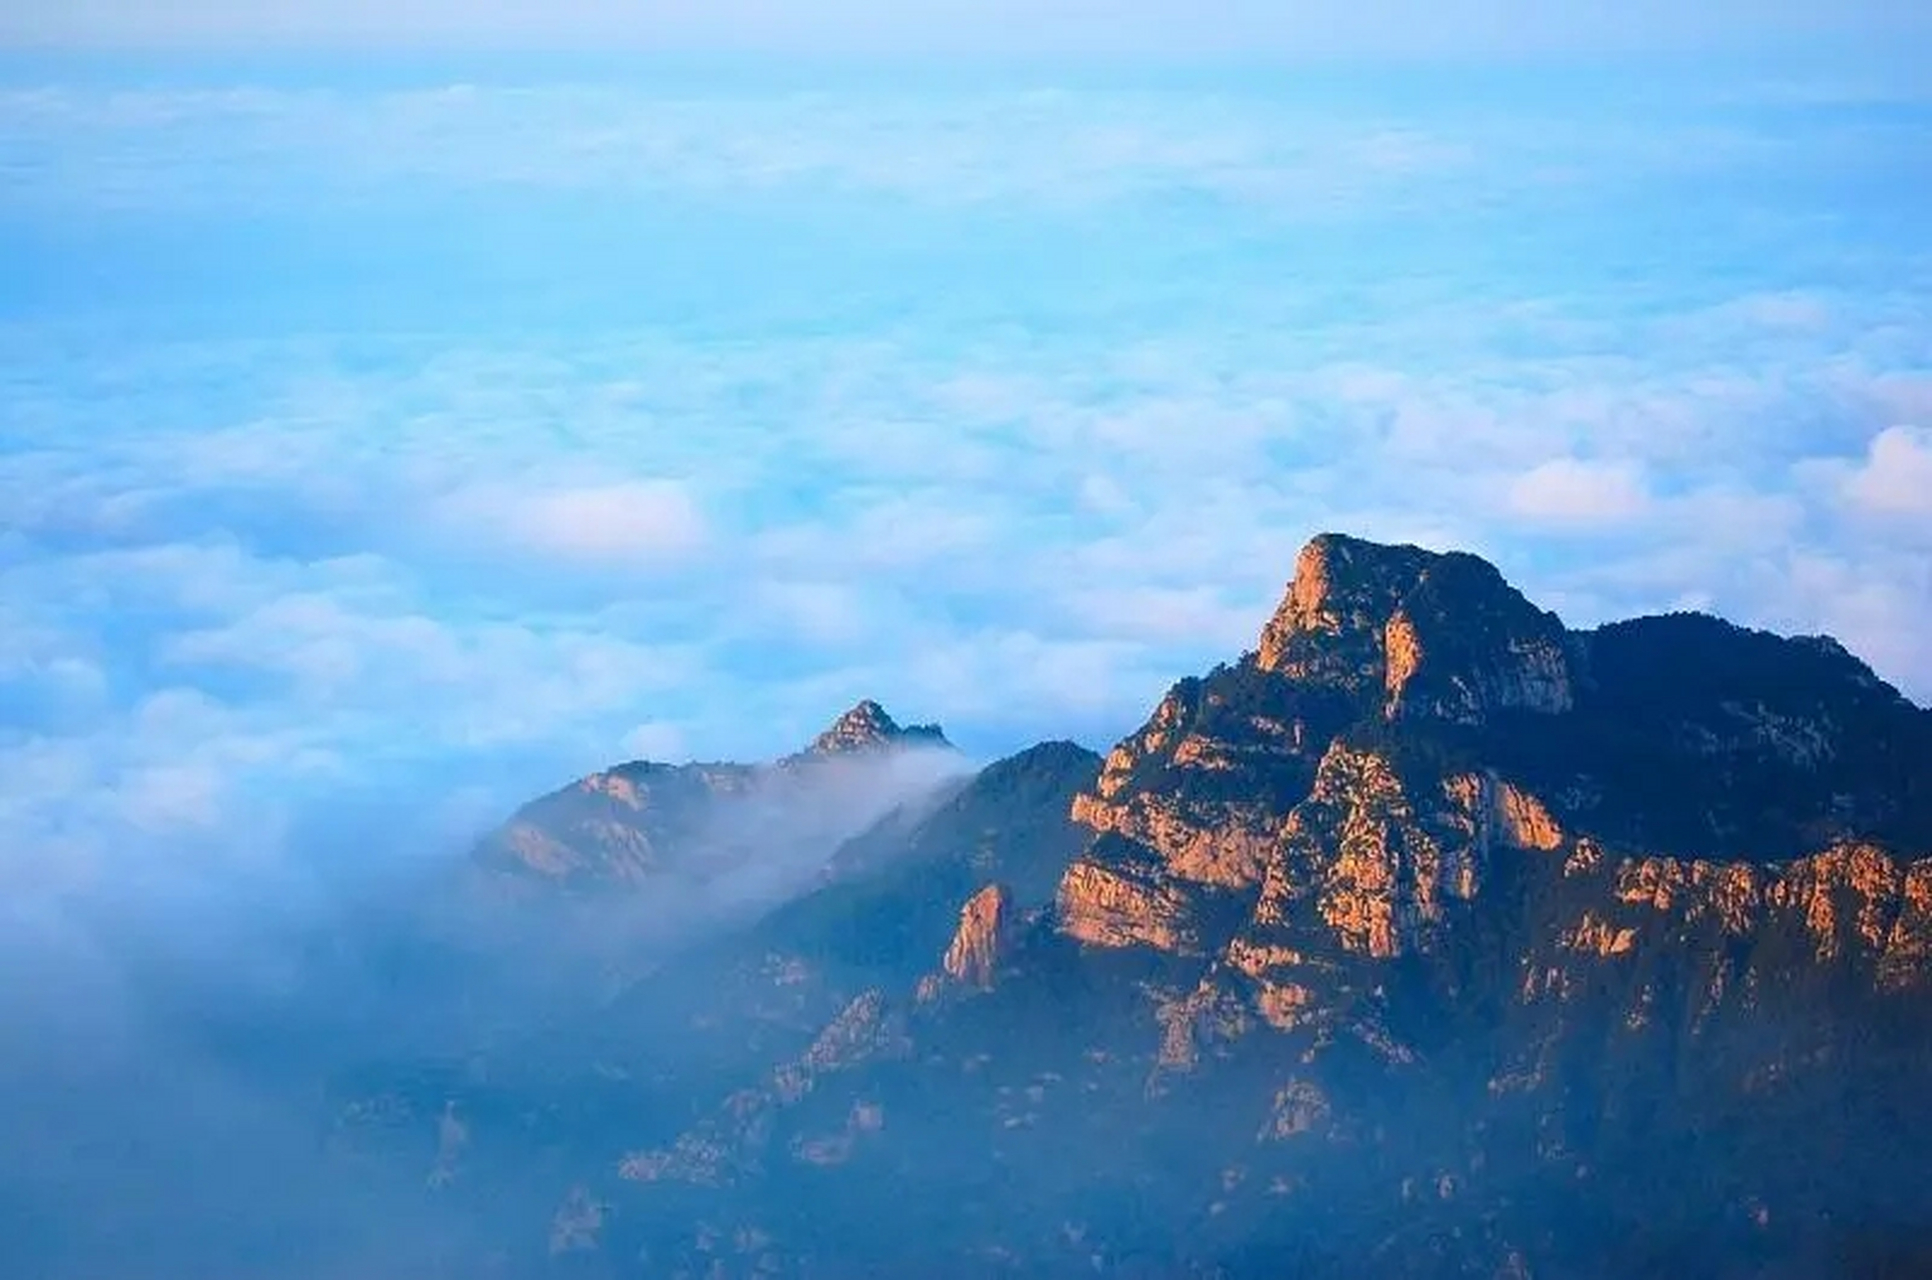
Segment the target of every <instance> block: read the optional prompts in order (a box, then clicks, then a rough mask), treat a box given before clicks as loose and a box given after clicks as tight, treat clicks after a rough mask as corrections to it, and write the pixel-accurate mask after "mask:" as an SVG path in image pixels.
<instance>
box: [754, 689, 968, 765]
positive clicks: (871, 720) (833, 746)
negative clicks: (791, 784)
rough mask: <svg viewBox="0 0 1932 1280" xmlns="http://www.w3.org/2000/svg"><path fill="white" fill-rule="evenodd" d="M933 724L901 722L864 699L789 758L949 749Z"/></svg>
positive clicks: (943, 737) (938, 729) (944, 737)
mask: <svg viewBox="0 0 1932 1280" xmlns="http://www.w3.org/2000/svg"><path fill="white" fill-rule="evenodd" d="M951 746H952V744H951V743H949V742H947V741H946V735H945V733H944V732H942V731H941V730H940V728H939V726H938V725H936V724H909V725H901V724H900V723H899V722H898V721H897V720H894V719H893V718H892V717H891V716H890V715H889V714H887V712H886V709H885V708H884V707H882V706H880V705H879V704H878V703H876V702H874V701H872V700H871V699H870V698H867V699H866V700H864V701H863V702H860V703H858V704H857V705H856V706H854V707H853V708H852V709H851V710H850V711H847V712H846V713H845V714H843V715H841V716H840V717H839V718H838V719H836V720H834V721H833V722H832V723H831V724H830V725H829V726H828V727H827V728H826V729H825V731H824V732H823V733H821V734H819V735H818V737H816V738H814V739H813V740H812V744H811V746H809V747H807V748H806V749H805V750H804V751H802V752H800V753H799V754H798V755H797V756H794V757H792V759H794V760H796V759H801V758H811V757H823V756H841V755H850V754H852V753H854V752H866V751H880V750H890V749H893V748H902V747H929V748H950V747H951Z"/></svg>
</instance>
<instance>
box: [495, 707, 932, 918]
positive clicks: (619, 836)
mask: <svg viewBox="0 0 1932 1280" xmlns="http://www.w3.org/2000/svg"><path fill="white" fill-rule="evenodd" d="M959 768H960V761H959V757H958V753H957V752H956V751H954V749H953V747H952V744H951V743H949V742H947V741H946V735H945V734H944V733H943V732H942V731H941V730H940V728H939V726H938V725H930V724H928V725H911V726H904V727H902V726H901V725H900V724H899V723H898V722H897V721H895V720H894V719H893V718H892V717H891V716H890V715H889V714H887V712H886V710H885V708H883V707H881V706H880V705H879V704H878V703H877V702H873V701H871V700H870V699H868V700H866V701H863V702H860V703H858V704H857V705H856V706H854V707H853V708H852V709H851V710H849V711H847V712H845V713H844V714H843V715H841V716H839V717H838V719H836V720H834V721H833V722H832V723H831V725H829V726H828V727H827V728H826V729H825V730H824V732H822V733H820V734H819V735H818V736H817V737H816V738H815V739H813V741H812V743H811V745H809V746H808V747H806V748H804V749H803V750H801V751H798V752H795V753H793V754H791V755H788V756H786V757H784V758H782V759H780V760H777V761H774V762H771V763H768V764H697V763H693V764H682V765H671V764H659V763H656V762H653V761H648V760H636V761H632V762H630V763H628V764H620V765H618V766H616V767H615V768H612V769H609V770H606V771H604V772H601V773H594V774H591V775H590V776H589V777H586V778H581V779H579V780H578V781H576V782H574V783H572V784H571V785H570V786H567V787H564V788H562V789H561V790H558V791H554V792H552V793H551V794H549V795H547V796H544V797H542V798H540V799H537V800H533V801H532V802H530V803H529V804H527V805H525V806H523V808H522V809H520V810H519V811H518V812H517V813H516V814H515V815H514V816H513V817H512V818H511V819H510V820H509V822H507V823H506V824H504V826H503V827H502V828H501V829H499V830H497V831H495V832H493V833H492V834H491V835H490V836H488V837H487V838H486V839H485V840H484V841H483V842H482V844H481V845H480V846H479V847H478V849H477V851H476V858H475V860H476V863H477V864H478V866H480V867H481V868H484V869H485V870H487V871H492V872H498V873H502V874H505V875H508V876H511V877H515V878H519V879H526V880H534V881H538V882H547V883H549V884H550V885H552V886H554V887H557V888H562V889H568V890H578V891H591V892H600V891H608V890H610V889H612V888H616V887H625V888H631V889H636V888H639V887H642V886H645V885H649V884H652V883H653V882H654V881H657V880H659V879H660V878H661V877H663V876H665V875H668V874H677V875H681V876H686V877H697V878H710V877H715V876H719V875H723V874H727V873H729V872H730V871H732V870H735V869H737V868H740V867H742V866H744V865H746V864H748V863H752V862H755V861H759V860H764V861H767V862H768V861H770V860H771V857H772V846H773V843H774V841H773V832H774V831H783V832H786V833H787V839H788V841H789V842H790V843H792V844H794V845H799V844H803V845H805V846H810V847H820V846H822V848H821V849H820V852H822V853H823V854H829V853H830V852H831V851H832V850H833V849H834V848H835V847H836V846H837V844H838V843H839V841H840V840H841V839H843V838H844V837H846V836H849V835H852V834H854V833H855V832H857V831H859V830H861V829H863V828H864V827H865V826H867V825H869V824H870V823H871V822H872V821H874V820H876V819H877V818H878V817H879V816H880V815H881V814H883V813H885V812H887V811H889V810H891V809H893V808H895V807H897V806H898V805H900V804H903V803H906V802H908V801H912V800H916V799H917V798H918V797H919V796H920V795H921V794H923V793H924V792H927V791H929V790H932V789H933V788H935V787H937V786H939V785H941V783H942V781H943V780H944V779H945V778H946V777H947V776H948V775H950V774H953V773H956V772H958V771H959Z"/></svg>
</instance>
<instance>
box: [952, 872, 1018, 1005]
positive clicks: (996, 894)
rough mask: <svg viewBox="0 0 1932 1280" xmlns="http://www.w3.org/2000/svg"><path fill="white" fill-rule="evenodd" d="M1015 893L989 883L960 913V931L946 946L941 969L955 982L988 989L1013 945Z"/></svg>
mask: <svg viewBox="0 0 1932 1280" xmlns="http://www.w3.org/2000/svg"><path fill="white" fill-rule="evenodd" d="M1015 924H1016V922H1015V921H1014V918H1013V893H1012V891H1011V890H1010V889H1008V888H1007V887H1006V886H1005V885H1002V884H989V885H987V886H986V887H985V888H984V889H981V890H980V891H979V892H978V893H976V894H974V895H973V896H972V897H971V898H968V899H967V900H966V905H965V906H964V907H962V908H961V909H960V912H959V931H958V932H957V933H955V934H954V935H953V941H952V945H951V946H949V947H947V948H946V956H945V960H944V961H943V962H942V964H941V966H940V967H941V969H942V971H943V972H944V973H945V975H946V976H947V977H949V978H951V979H952V980H953V981H954V982H957V983H960V984H962V985H964V986H968V987H977V988H979V989H980V990H987V989H989V988H991V987H992V985H993V979H994V977H995V976H996V975H997V974H998V973H999V971H1000V966H1001V965H1003V964H1004V963H1005V962H1006V959H1007V955H1008V953H1009V952H1010V951H1011V949H1012V946H1013V934H1014V930H1015Z"/></svg>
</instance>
